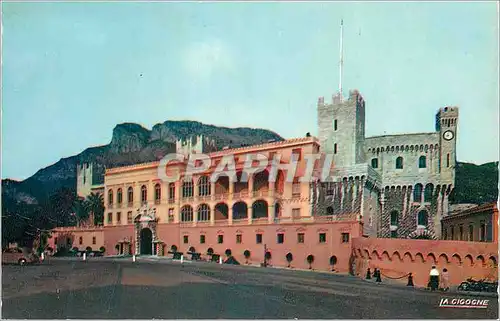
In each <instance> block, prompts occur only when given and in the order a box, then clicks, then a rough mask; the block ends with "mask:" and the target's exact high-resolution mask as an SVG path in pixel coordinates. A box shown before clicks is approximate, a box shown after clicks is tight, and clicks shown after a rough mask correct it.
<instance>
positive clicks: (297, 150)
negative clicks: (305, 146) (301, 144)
mask: <svg viewBox="0 0 500 321" xmlns="http://www.w3.org/2000/svg"><path fill="white" fill-rule="evenodd" d="M292 155H296V156H292V157H293V158H294V159H295V160H296V161H300V160H301V159H302V156H301V149H300V148H295V149H292Z"/></svg>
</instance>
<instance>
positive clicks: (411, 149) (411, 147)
mask: <svg viewBox="0 0 500 321" xmlns="http://www.w3.org/2000/svg"><path fill="white" fill-rule="evenodd" d="M410 152H412V153H413V145H411V146H410Z"/></svg>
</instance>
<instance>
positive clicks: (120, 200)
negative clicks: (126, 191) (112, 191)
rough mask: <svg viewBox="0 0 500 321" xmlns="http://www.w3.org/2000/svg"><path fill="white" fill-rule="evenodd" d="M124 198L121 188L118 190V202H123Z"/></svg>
mask: <svg viewBox="0 0 500 321" xmlns="http://www.w3.org/2000/svg"><path fill="white" fill-rule="evenodd" d="M122 198H123V193H122V189H121V188H119V189H118V191H117V192H116V201H117V202H118V204H121V203H122Z"/></svg>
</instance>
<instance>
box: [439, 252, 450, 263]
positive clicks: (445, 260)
mask: <svg viewBox="0 0 500 321" xmlns="http://www.w3.org/2000/svg"><path fill="white" fill-rule="evenodd" d="M448 263H450V261H449V260H448V256H447V255H446V254H444V253H442V254H441V255H440V256H439V261H438V264H439V265H446V264H448Z"/></svg>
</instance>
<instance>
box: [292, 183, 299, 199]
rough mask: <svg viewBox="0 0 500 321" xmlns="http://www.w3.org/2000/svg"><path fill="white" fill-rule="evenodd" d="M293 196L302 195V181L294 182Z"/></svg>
mask: <svg viewBox="0 0 500 321" xmlns="http://www.w3.org/2000/svg"><path fill="white" fill-rule="evenodd" d="M292 197H300V182H293V184H292Z"/></svg>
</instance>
